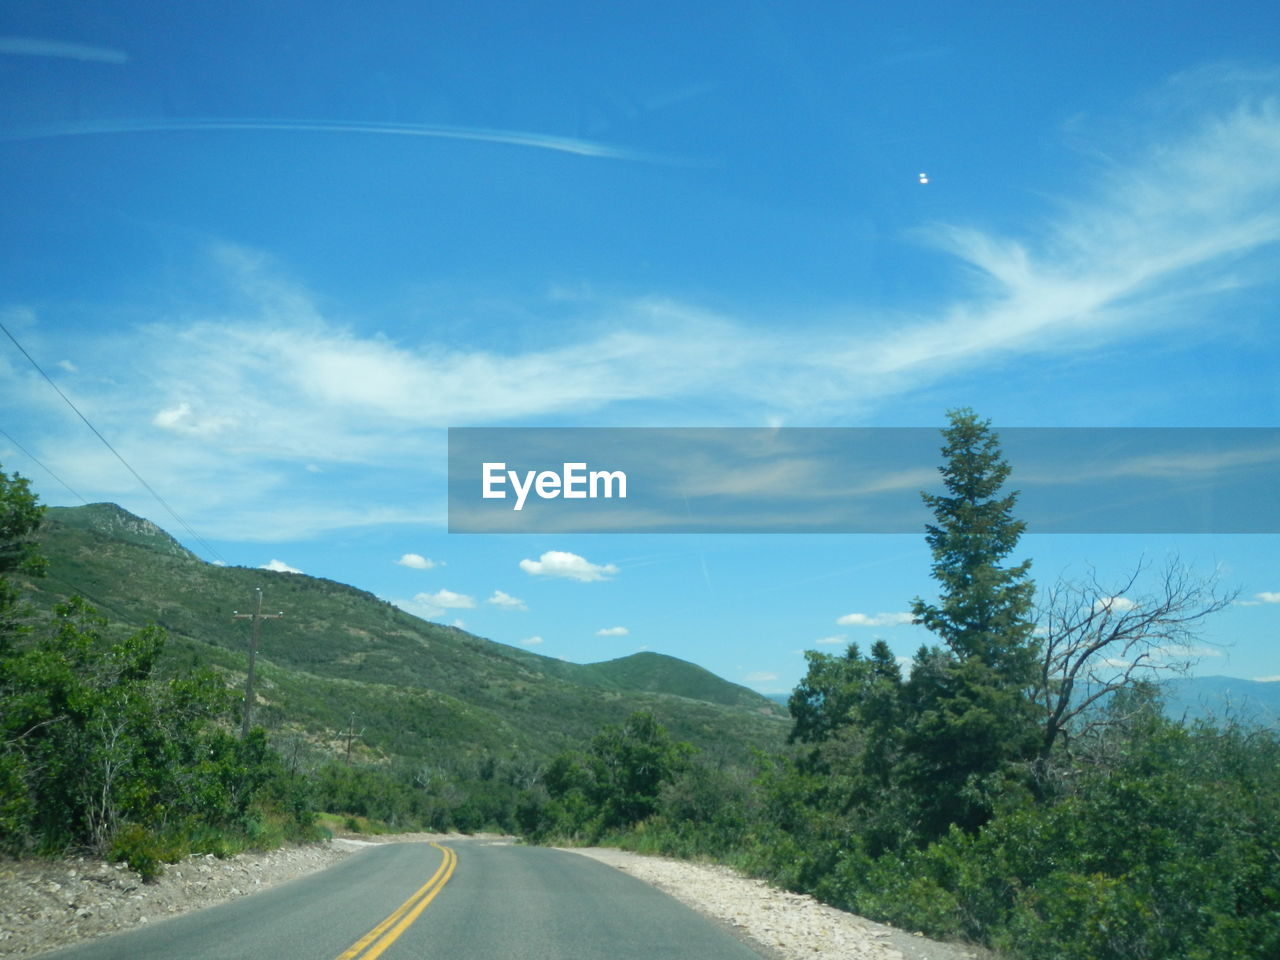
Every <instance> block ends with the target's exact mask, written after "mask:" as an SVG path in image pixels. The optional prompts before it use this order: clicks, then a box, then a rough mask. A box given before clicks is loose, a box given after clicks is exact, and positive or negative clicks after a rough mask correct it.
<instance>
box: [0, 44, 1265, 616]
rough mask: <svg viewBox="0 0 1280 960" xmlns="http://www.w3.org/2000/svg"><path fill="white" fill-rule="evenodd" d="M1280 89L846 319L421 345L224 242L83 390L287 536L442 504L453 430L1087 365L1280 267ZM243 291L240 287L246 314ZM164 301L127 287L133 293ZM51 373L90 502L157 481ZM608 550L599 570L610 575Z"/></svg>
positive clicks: (1189, 130) (767, 416)
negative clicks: (914, 301)
mask: <svg viewBox="0 0 1280 960" xmlns="http://www.w3.org/2000/svg"><path fill="white" fill-rule="evenodd" d="M12 39H13V38H10V40H12ZM24 42H26V41H24ZM36 42H37V43H38V44H45V46H43V47H40V46H37V47H35V48H29V49H28V50H27V51H26V52H35V53H39V54H40V55H60V56H67V55H83V54H84V53H86V52H90V53H91V52H92V51H91V50H88V51H86V50H68V49H67V48H66V47H65V46H64V47H63V48H61V51H60V52H59V49H58V48H56V47H50V46H48V44H50V43H53V41H36ZM103 49H105V48H103ZM18 52H22V51H18ZM95 55H97V54H95ZM111 55H114V54H111ZM1181 82H1182V83H1183V84H1184V86H1185V85H1186V84H1190V83H1195V82H1199V83H1201V84H1202V85H1204V86H1205V87H1206V88H1208V87H1209V86H1210V85H1209V84H1208V83H1207V82H1205V81H1204V79H1203V78H1200V79H1199V80H1195V79H1193V80H1184V81H1181ZM1272 86H1274V81H1273V80H1272V79H1269V78H1268V79H1266V80H1265V81H1258V83H1256V84H1255V87H1256V89H1258V90H1261V91H1262V94H1261V95H1259V96H1258V97H1256V98H1254V99H1252V100H1250V99H1244V98H1242V99H1239V100H1237V101H1236V102H1233V103H1231V104H1229V105H1225V106H1224V105H1222V104H1217V105H1213V106H1211V107H1210V108H1202V109H1201V110H1200V115H1199V118H1198V119H1193V120H1191V121H1190V122H1188V121H1186V120H1182V121H1179V122H1178V123H1176V124H1173V123H1169V124H1165V125H1164V127H1163V129H1160V130H1158V131H1155V132H1154V133H1153V135H1151V136H1149V137H1143V136H1139V135H1138V134H1137V133H1132V132H1126V134H1125V135H1124V136H1123V137H1121V136H1117V137H1116V138H1115V141H1114V143H1110V144H1108V143H1099V145H1098V149H1097V150H1096V152H1095V153H1096V156H1099V157H1102V156H1110V157H1116V156H1120V157H1121V159H1119V160H1112V161H1108V162H1107V165H1106V166H1105V168H1101V169H1097V170H1093V171H1089V174H1090V175H1089V176H1088V177H1087V180H1088V182H1089V183H1090V184H1092V186H1090V187H1089V188H1087V191H1086V192H1083V193H1081V194H1079V195H1077V196H1076V197H1074V198H1068V199H1064V200H1062V201H1061V202H1059V203H1058V204H1057V212H1056V213H1055V214H1053V215H1052V216H1050V217H1048V218H1042V219H1041V220H1040V221H1039V222H1033V221H1030V220H1027V221H1024V222H1023V223H1022V226H1021V228H1020V232H1019V233H1018V234H1017V235H1016V236H1015V235H1012V234H1003V233H999V232H996V231H995V230H993V229H990V228H988V229H982V228H981V227H979V226H973V225H959V226H950V227H940V228H938V229H937V230H935V231H933V232H932V233H931V234H930V236H929V238H928V239H929V241H930V242H932V243H934V244H936V245H938V246H939V247H941V249H943V250H944V251H945V252H946V253H948V254H950V255H951V256H952V257H954V258H955V262H956V263H957V264H959V265H961V266H962V267H965V268H966V269H967V270H968V271H969V273H970V276H971V277H972V278H973V280H974V283H973V284H972V285H971V286H969V287H967V288H965V289H960V290H957V291H955V292H954V293H952V294H951V295H950V299H949V300H948V301H947V302H943V303H941V304H938V305H934V306H930V307H929V309H928V310H927V312H922V313H921V314H919V315H917V316H907V315H903V314H894V313H890V314H884V313H881V314H874V313H871V312H869V311H867V310H863V309H857V308H850V309H849V310H847V311H845V314H844V315H842V316H841V317H839V322H826V321H825V320H824V319H819V318H807V317H805V316H804V315H803V307H800V308H797V310H796V313H797V316H796V317H795V322H794V323H792V324H790V325H789V326H788V328H787V329H785V330H783V329H781V328H764V327H762V326H758V325H755V324H753V323H752V321H751V319H750V318H743V317H735V316H731V315H721V314H717V313H713V312H711V311H708V310H704V309H699V308H698V307H696V306H691V305H688V304H682V303H679V302H675V301H673V300H669V299H663V298H660V297H653V298H646V299H634V300H628V301H613V302H610V301H607V300H604V299H601V298H599V297H596V296H594V295H592V294H587V295H585V296H584V297H583V298H582V299H581V300H579V301H578V303H577V305H576V309H577V314H578V316H581V317H585V318H586V319H584V320H583V321H582V322H581V323H580V324H577V325H574V326H573V327H572V328H569V327H567V326H563V327H559V328H557V329H560V330H562V331H563V332H562V333H560V334H558V335H557V336H558V338H553V339H550V340H546V341H541V342H539V343H538V344H537V345H536V346H523V347H522V346H519V345H516V346H512V347H510V348H504V349H501V350H497V349H485V348H482V347H477V346H467V345H462V346H459V345H456V344H454V343H452V342H450V341H448V340H445V339H444V338H441V339H438V340H436V341H430V340H427V341H420V342H418V341H415V342H410V341H401V340H395V339H392V338H390V337H387V336H384V335H381V334H372V333H365V332H362V331H360V330H359V329H357V328H353V327H349V326H347V325H344V324H343V323H341V322H338V321H336V320H334V319H332V318H331V317H329V316H327V315H326V313H325V311H324V310H323V309H322V307H321V306H320V304H321V303H322V302H323V301H324V299H325V298H326V297H327V296H329V295H330V293H331V291H327V290H323V291H320V292H319V293H314V292H312V291H311V290H308V289H307V288H306V287H305V286H303V285H301V284H299V283H295V282H292V281H289V280H287V279H283V278H282V277H281V275H280V271H279V270H278V268H277V267H276V266H275V265H273V264H272V262H271V260H270V258H269V257H267V256H265V255H263V254H261V253H258V252H255V251H251V250H246V249H243V248H237V247H234V246H231V245H226V246H223V247H220V248H218V249H217V250H216V251H214V253H213V259H214V260H215V261H216V266H217V268H218V269H219V270H220V271H221V274H222V277H223V279H224V282H225V285H226V288H227V289H226V290H225V291H224V292H225V293H226V294H227V295H226V296H221V295H219V296H218V297H216V298H213V300H214V301H215V302H216V303H217V304H218V305H217V306H215V305H211V304H210V303H201V302H191V303H185V304H179V305H177V306H176V307H174V308H172V309H168V312H165V311H164V310H155V311H152V312H153V314H154V315H155V316H157V317H159V319H158V320H157V321H156V322H154V323H151V324H148V325H145V326H136V325H133V324H128V323H109V324H104V325H103V326H102V327H101V328H100V329H107V330H110V331H112V332H109V333H104V334H100V335H97V336H95V337H86V336H84V335H83V334H82V333H77V334H76V336H77V337H79V338H80V339H81V340H82V341H88V342H81V343H78V344H77V346H76V350H77V351H79V352H77V353H75V354H74V355H76V356H93V357H95V358H96V360H97V361H99V362H100V365H101V368H102V369H109V370H112V371H113V377H114V379H112V380H109V379H108V378H97V379H92V378H88V377H80V378H78V382H77V398H78V399H80V398H83V400H84V401H85V402H86V404H87V408H89V409H92V410H94V411H95V417H94V418H95V425H96V426H97V427H99V429H101V430H102V431H103V432H104V434H105V435H107V436H109V437H111V438H112V442H113V444H115V445H117V446H118V447H120V448H121V449H127V450H128V451H129V459H130V462H131V463H133V465H134V466H135V467H137V468H138V469H139V471H140V472H141V473H142V474H143V475H144V476H146V477H147V478H148V482H150V483H151V484H152V485H153V486H155V487H156V488H157V489H159V490H161V491H162V492H163V493H164V495H165V496H166V498H167V499H170V501H171V502H173V503H174V506H175V508H176V509H178V510H179V512H180V513H182V514H183V515H184V516H185V517H187V518H188V520H190V521H191V522H192V524H193V526H195V527H196V529H197V530H199V531H200V532H201V533H202V534H203V535H205V536H207V537H212V538H226V539H256V540H267V541H274V540H285V539H294V538H298V537H302V536H323V535H325V534H328V533H331V532H333V531H335V530H342V529H349V528H353V527H362V526H371V525H375V524H382V523H430V524H434V525H437V526H438V525H441V524H443V522H444V516H443V510H442V509H441V508H439V507H438V506H436V505H434V504H435V501H427V500H425V499H424V498H423V496H422V483H421V479H422V476H423V473H424V467H423V465H424V464H427V465H430V466H428V467H427V468H426V472H427V473H428V477H429V479H430V480H431V481H432V482H439V481H440V480H441V477H442V474H443V468H442V467H441V466H439V464H441V463H442V462H443V459H444V458H443V456H442V451H443V446H444V442H443V437H442V432H443V428H444V427H446V426H453V425H472V424H487V423H495V422H503V423H520V422H538V421H539V420H549V419H552V418H555V417H558V416H572V417H575V418H581V417H584V416H591V415H598V414H601V413H609V412H611V411H612V410H613V409H614V408H616V409H619V410H626V411H628V415H630V412H631V411H639V414H638V415H639V416H641V417H643V418H645V419H648V420H650V421H653V420H661V421H662V422H668V423H671V424H672V425H681V424H682V423H683V422H687V421H688V419H689V418H691V417H696V419H697V420H698V421H699V422H705V421H706V420H708V419H718V421H719V422H720V423H721V424H722V425H724V426H732V425H742V424H758V423H763V422H775V423H782V422H795V421H797V420H804V419H811V420H814V421H815V422H830V420H831V418H832V417H833V414H832V411H837V410H838V411H840V416H841V417H846V418H847V417H849V416H857V415H859V414H861V413H864V412H867V411H870V410H872V409H873V408H875V407H876V406H880V405H884V404H887V403H889V402H891V401H893V400H894V399H895V398H897V397H899V396H902V395H903V394H909V393H912V392H913V391H920V390H922V389H925V388H930V387H932V386H934V385H935V384H937V383H938V382H939V381H942V380H944V379H945V378H947V377H951V376H955V375H956V374H958V373H973V372H978V371H983V370H987V369H991V368H992V366H993V365H995V364H998V363H1004V362H1008V361H1009V360H1011V359H1016V358H1017V357H1021V356H1027V355H1033V354H1037V353H1042V352H1047V351H1054V352H1055V357H1056V358H1059V359H1060V360H1061V361H1062V362H1070V361H1071V359H1072V357H1074V356H1076V355H1079V354H1082V353H1090V352H1093V351H1096V350H1097V349H1099V348H1100V347H1106V346H1113V345H1115V344H1116V343H1118V342H1120V341H1122V340H1123V339H1124V338H1130V339H1131V340H1132V339H1133V338H1136V337H1145V338H1147V342H1150V343H1152V344H1158V343H1160V342H1163V341H1165V340H1168V339H1169V337H1168V333H1169V332H1170V331H1171V330H1173V329H1175V328H1178V327H1179V325H1180V324H1183V323H1184V322H1185V321H1187V320H1189V319H1191V318H1193V317H1194V318H1199V317H1202V316H1203V315H1205V311H1204V309H1203V308H1204V306H1205V300H1206V299H1207V298H1211V297H1227V296H1230V295H1232V292H1233V291H1234V290H1240V289H1244V288H1248V287H1250V286H1252V285H1255V284H1257V283H1259V282H1261V281H1264V280H1266V279H1267V278H1268V277H1274V276H1275V275H1276V273H1277V270H1276V262H1275V254H1274V251H1275V250H1276V248H1277V244H1278V242H1280V212H1278V211H1280V204H1277V203H1276V198H1277V194H1278V193H1280V164H1276V163H1275V162H1274V158H1275V156H1277V155H1280V106H1277V104H1278V103H1280V101H1277V100H1275V99H1273V98H1267V97H1266V96H1265V94H1266V93H1267V92H1268V90H1269V89H1270V87H1272ZM1183 102H1185V103H1190V102H1193V101H1192V98H1183ZM1200 102H1201V104H1203V103H1204V102H1205V101H1204V98H1201V100H1200ZM1191 115H1192V114H1191V112H1190V111H1188V114H1187V116H1191ZM1082 179H1085V178H1082ZM206 266H207V265H206V264H194V265H193V268H196V269H201V270H203V269H204V268H205V267H206ZM226 302H234V303H236V304H238V306H237V307H236V308H235V310H234V311H233V312H227V311H226V309H225V308H224V307H223V306H221V304H222V303H226ZM95 306H101V305H95ZM153 306H154V305H153V304H146V303H131V304H126V305H124V307H123V312H124V313H125V314H126V315H137V314H139V313H144V312H147V311H150V310H152V307H153ZM377 306H378V305H375V309H376V307H377ZM544 307H545V308H546V309H548V310H556V309H559V307H558V306H557V305H556V304H553V303H551V301H550V300H548V301H546V302H544V303H532V304H529V305H527V309H528V311H529V312H530V313H532V314H537V313H538V312H539V310H541V309H543V308H544ZM343 308H344V309H347V310H350V311H352V312H354V311H355V310H357V309H358V307H353V306H351V305H343ZM1193 308H1194V309H1193ZM16 309H21V308H18V307H13V306H10V307H8V308H6V307H4V306H0V310H7V312H12V311H13V310H16ZM103 309H104V310H105V309H107V308H105V307H104V308H103ZM6 315H7V313H6ZM33 316H34V315H33ZM32 324H33V327H32V328H33V329H37V330H39V332H40V334H41V336H42V337H43V339H44V347H45V349H44V352H43V355H45V356H58V355H62V354H67V353H70V352H71V351H70V349H69V343H70V341H69V337H70V336H71V334H69V333H67V334H64V333H61V332H60V330H59V324H58V318H57V317H49V318H46V317H43V316H42V317H39V318H36V319H33V320H32ZM66 327H67V329H68V330H71V329H77V330H78V329H80V328H79V327H78V326H77V325H72V324H68V325H66ZM1222 331H1223V328H1221V327H1219V328H1217V329H1216V330H1215V333H1214V335H1221V334H1222ZM59 337H62V338H63V339H61V340H60V339H59ZM1180 339H1181V340H1182V342H1184V343H1188V342H1194V341H1191V340H1189V339H1188V338H1187V337H1181V338H1180ZM192 357H199V359H200V362H199V363H196V364H193V363H191V362H190V360H191V358H192ZM80 380H92V382H85V383H81V382H79V381H80ZM37 381H38V378H36V377H34V376H33V375H31V374H30V372H29V371H28V372H23V373H22V374H20V375H19V376H14V377H0V406H3V407H4V408H5V409H12V410H16V411H18V412H19V416H20V417H21V416H23V415H24V414H27V415H30V416H31V417H32V418H33V420H34V419H35V418H36V417H37V416H38V417H39V418H40V419H41V420H42V421H43V422H42V427H45V426H47V429H44V430H43V433H42V434H41V436H42V439H41V441H40V443H39V444H37V446H36V448H34V449H33V452H34V453H35V454H36V455H37V456H39V457H40V459H41V460H42V461H44V462H45V463H47V464H49V465H50V467H51V468H52V469H54V470H55V471H56V472H57V473H58V474H59V475H60V476H62V477H63V478H64V479H65V480H66V481H67V482H68V483H69V484H70V485H71V486H72V487H74V488H75V489H77V490H79V491H80V492H82V493H84V494H85V495H86V496H88V497H89V498H90V499H112V500H116V501H120V500H122V499H124V498H125V496H126V494H128V495H132V491H134V490H136V481H134V480H133V479H132V478H131V477H129V476H128V475H127V474H126V473H125V472H124V471H123V470H122V469H121V468H120V466H119V464H118V463H117V464H114V465H112V464H110V463H107V462H106V461H105V460H104V459H103V458H101V457H99V456H98V455H96V454H92V455H91V454H89V453H87V452H85V448H84V444H83V443H81V442H80V441H79V439H78V434H79V432H80V431H81V430H82V428H81V427H78V426H76V425H74V424H70V423H69V422H68V423H66V424H65V425H64V424H63V419H64V418H63V412H64V411H62V410H60V409H59V410H58V414H57V416H54V415H53V411H54V409H55V405H56V404H57V403H59V402H60V401H58V399H57V398H56V396H55V397H53V398H52V399H49V398H47V397H46V396H45V394H48V393H49V392H50V391H49V390H48V387H47V384H43V383H40V382H37ZM689 411H696V414H692V413H690V412H689ZM851 411H852V413H851ZM681 418H684V419H683V420H682V419H681ZM73 428H74V429H76V431H77V433H76V434H72V433H70V432H69V431H70V430H71V429H73ZM71 437H77V439H76V440H75V441H74V442H72V441H71V440H70V439H69V438H71ZM104 463H106V468H105V469H103V464H104ZM308 466H309V467H315V468H317V469H325V470H326V473H329V474H333V475H337V473H338V470H337V469H336V468H337V467H341V468H343V476H344V477H353V476H357V477H359V478H360V480H359V487H358V489H353V487H352V486H351V485H350V484H348V483H347V482H345V481H344V482H342V483H338V482H334V483H332V484H327V485H325V486H324V487H323V489H321V488H319V487H317V489H315V490H299V489H297V486H298V485H297V484H296V480H295V478H296V476H297V473H298V469H299V468H303V467H308ZM409 476H413V477H414V483H415V484H416V486H414V485H411V484H410V483H409V481H407V480H406V479H405V478H407V477H409ZM786 479H787V478H786V477H784V476H776V475H770V474H767V473H765V474H761V475H756V476H750V477H748V478H746V480H744V481H743V482H747V481H749V482H750V483H751V484H755V485H757V486H759V487H760V488H762V489H764V488H769V487H771V485H776V484H777V483H779V482H783V481H785V480H786ZM911 482H912V483H913V484H914V482H915V481H914V480H912V481H911ZM353 494H355V495H354V496H353ZM543 562H544V561H532V560H531V561H528V563H530V564H533V565H535V568H536V565H537V564H540V563H543ZM538 569H540V568H538ZM604 569H605V568H603V567H601V568H599V570H598V571H597V574H596V575H595V576H594V577H591V579H603V576H604V574H603V571H604ZM542 572H543V573H544V575H553V574H551V573H550V572H549V571H545V570H544V571H542ZM1256 602H1259V603H1262V602H1268V603H1270V602H1275V601H1271V600H1265V601H1264V600H1261V599H1259V600H1257V601H1256Z"/></svg>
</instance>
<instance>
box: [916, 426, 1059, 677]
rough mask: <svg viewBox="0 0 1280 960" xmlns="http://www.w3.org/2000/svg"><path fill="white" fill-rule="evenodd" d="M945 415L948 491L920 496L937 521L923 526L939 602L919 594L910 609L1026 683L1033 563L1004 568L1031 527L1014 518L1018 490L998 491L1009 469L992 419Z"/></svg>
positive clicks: (966, 656) (1002, 673) (959, 650)
mask: <svg viewBox="0 0 1280 960" xmlns="http://www.w3.org/2000/svg"><path fill="white" fill-rule="evenodd" d="M948 416H949V418H950V421H951V425H950V426H949V427H948V428H947V429H945V430H944V431H943V437H944V438H945V440H946V444H945V445H944V446H943V448H942V455H943V457H944V458H945V462H944V463H943V465H942V466H941V467H940V468H939V470H940V472H941V473H942V478H943V482H944V483H945V485H946V488H947V491H948V494H947V495H945V496H938V495H935V494H929V493H925V494H922V496H923V497H924V501H925V503H926V504H927V505H928V506H929V508H930V509H931V510H932V511H933V515H934V517H935V518H936V523H931V524H929V525H928V526H927V527H926V528H925V529H926V536H925V540H926V542H927V543H928V544H929V548H930V550H932V551H933V576H934V579H936V580H937V581H938V583H939V585H940V587H941V590H940V597H939V602H938V603H937V604H932V603H925V602H924V601H923V600H921V599H920V598H919V597H917V598H916V599H915V601H914V603H913V604H912V608H911V612H912V614H913V615H914V616H915V618H916V622H917V623H920V624H923V625H924V626H925V627H927V628H928V629H929V630H931V631H933V632H934V633H936V634H937V635H938V636H939V637H940V638H941V639H942V641H943V642H944V643H945V644H946V647H947V649H948V650H949V651H950V652H951V654H952V655H953V656H954V657H955V658H956V659H957V660H959V661H961V662H965V661H969V660H975V659H976V660H979V661H981V662H982V663H984V664H986V665H987V666H988V667H990V668H991V669H992V670H993V671H995V673H996V674H997V675H998V676H999V677H1000V679H1001V680H1002V681H1003V682H1004V683H1007V684H1009V685H1011V686H1013V687H1018V688H1021V687H1024V686H1026V685H1027V684H1028V683H1030V682H1031V680H1032V679H1033V677H1034V671H1035V666H1036V644H1035V640H1034V637H1033V635H1032V631H1033V629H1034V626H1035V625H1034V623H1033V622H1032V620H1031V605H1032V600H1033V597H1034V594H1035V584H1034V583H1033V582H1032V581H1031V580H1030V579H1029V577H1028V575H1027V574H1028V571H1029V570H1030V568H1031V561H1030V560H1024V561H1023V562H1022V563H1019V564H1017V565H1016V566H1011V567H1003V566H1001V565H1000V563H1001V561H1003V560H1004V559H1005V558H1006V557H1007V556H1008V555H1009V554H1010V553H1012V552H1013V550H1014V548H1015V547H1016V546H1017V545H1018V539H1019V537H1021V535H1022V532H1023V530H1024V529H1025V528H1026V524H1025V523H1023V522H1022V521H1020V520H1016V519H1014V516H1013V508H1014V505H1015V504H1016V503H1017V499H1018V494H1017V492H1016V491H1013V492H1009V493H1005V494H1003V495H1002V494H1001V488H1002V487H1003V486H1004V482H1005V481H1006V480H1007V479H1008V477H1009V471H1010V468H1009V464H1008V463H1007V462H1006V461H1005V460H1004V458H1003V456H1002V454H1001V451H1000V441H999V439H998V437H997V436H996V434H995V433H994V432H992V430H991V421H989V420H979V419H978V418H977V416H976V415H975V414H974V412H973V411H972V410H970V409H968V408H964V409H960V410H952V411H950V413H949V414H948Z"/></svg>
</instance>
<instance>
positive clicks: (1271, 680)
mask: <svg viewBox="0 0 1280 960" xmlns="http://www.w3.org/2000/svg"><path fill="white" fill-rule="evenodd" d="M1253 679H1254V680H1256V681H1257V682H1258V683H1280V673H1278V674H1275V675H1274V676H1270V677H1254V678H1253Z"/></svg>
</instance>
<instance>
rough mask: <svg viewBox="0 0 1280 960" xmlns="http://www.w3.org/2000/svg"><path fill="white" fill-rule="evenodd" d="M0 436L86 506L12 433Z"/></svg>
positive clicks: (0, 433)
mask: <svg viewBox="0 0 1280 960" xmlns="http://www.w3.org/2000/svg"><path fill="white" fill-rule="evenodd" d="M6 332H7V331H6ZM0 437H4V438H5V439H6V440H8V441H9V442H10V443H12V444H13V445H14V446H15V447H17V448H18V449H19V450H21V451H22V452H23V453H24V454H26V455H27V458H28V459H30V460H31V461H32V462H34V463H35V465H36V466H38V467H39V468H40V469H41V470H43V471H44V472H45V473H47V474H48V475H49V476H51V477H53V479H55V480H57V481H58V482H59V483H60V484H62V485H63V486H64V487H65V488H66V490H67V492H68V493H70V494H71V495H72V496H73V497H75V498H76V499H77V500H79V501H80V502H81V503H83V504H85V505H86V506H87V505H88V503H89V501H88V500H86V499H85V498H84V497H82V496H80V494H78V493H76V492H75V491H74V490H72V489H71V485H70V484H68V483H67V481H65V480H63V479H62V478H61V477H60V476H58V475H57V474H56V473H54V472H53V470H51V469H50V468H49V467H48V466H46V465H45V464H43V463H41V462H40V458H39V457H37V456H36V455H35V454H34V453H32V452H31V451H30V450H28V449H27V448H26V447H24V446H23V445H22V444H20V443H19V442H18V441H17V440H15V439H14V438H13V436H12V434H10V433H9V432H8V431H6V430H0Z"/></svg>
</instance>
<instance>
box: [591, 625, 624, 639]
mask: <svg viewBox="0 0 1280 960" xmlns="http://www.w3.org/2000/svg"><path fill="white" fill-rule="evenodd" d="M630 632H631V631H630V630H628V629H627V628H626V627H605V628H603V629H601V630H597V631H596V636H597V637H625V636H626V635H627V634H629V633H630Z"/></svg>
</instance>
